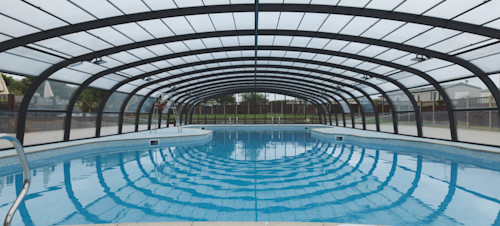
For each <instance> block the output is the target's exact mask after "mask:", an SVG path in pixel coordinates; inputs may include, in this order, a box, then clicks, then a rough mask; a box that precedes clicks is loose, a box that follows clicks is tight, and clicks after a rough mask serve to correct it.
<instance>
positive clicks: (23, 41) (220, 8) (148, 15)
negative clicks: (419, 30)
mask: <svg viewBox="0 0 500 226" xmlns="http://www.w3.org/2000/svg"><path fill="white" fill-rule="evenodd" d="M254 11H255V4H235V5H215V6H201V7H190V8H177V9H167V10H158V11H150V12H143V13H135V14H128V15H123V16H115V17H110V18H104V19H99V20H94V21H88V22H82V23H78V24H71V25H68V26H64V27H58V28H53V29H49V30H45V31H41V32H37V33H33V34H29V35H25V36H22V37H19V38H14V39H11V40H7V41H4V42H2V43H0V52H4V51H6V50H8V49H12V48H15V47H17V46H22V45H27V44H29V43H34V42H37V41H42V40H45V39H49V38H54V37H59V36H63V35H67V34H71V33H77V32H80V31H86V30H91V29H96V28H102V27H107V26H113V25H118V24H124V23H130V22H138V21H145V20H152V19H161V18H168V17H176V16H188V15H196V14H209V13H235V12H254ZM259 11H260V12H273V11H276V12H301V13H304V12H308V13H325V14H342V15H351V16H364V17H372V18H378V19H389V20H396V21H402V22H409V23H417V24H425V25H430V26H434V27H442V28H448V29H453V30H457V31H462V32H467V33H472V34H478V35H482V36H486V37H491V38H498V37H500V31H499V30H497V29H494V28H489V27H485V26H478V25H474V24H470V23H464V22H460V21H454V20H446V19H441V18H436V17H430V16H424V15H415V14H410V13H402V12H395V11H386V10H377V9H367V8H354V7H343V6H328V5H311V4H259Z"/></svg>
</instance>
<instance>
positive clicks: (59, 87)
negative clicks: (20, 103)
mask: <svg viewBox="0 0 500 226" xmlns="http://www.w3.org/2000/svg"><path fill="white" fill-rule="evenodd" d="M77 88H78V86H76V85H71V84H67V83H62V82H55V81H45V82H43V83H42V84H41V85H40V86H39V87H38V89H37V90H36V92H35V94H34V96H33V97H32V98H31V101H30V105H29V109H30V110H66V108H67V105H68V103H69V99H70V98H71V96H72V95H73V92H74V91H76V89H77Z"/></svg>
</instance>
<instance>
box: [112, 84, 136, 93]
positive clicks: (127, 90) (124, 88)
mask: <svg viewBox="0 0 500 226" xmlns="http://www.w3.org/2000/svg"><path fill="white" fill-rule="evenodd" d="M136 88H137V86H134V85H129V84H125V85H122V86H120V88H118V89H117V91H118V92H124V93H130V92H132V91H133V90H134V89H136Z"/></svg>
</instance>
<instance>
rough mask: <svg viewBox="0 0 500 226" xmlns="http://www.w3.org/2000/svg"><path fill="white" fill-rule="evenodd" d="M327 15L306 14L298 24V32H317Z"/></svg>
mask: <svg viewBox="0 0 500 226" xmlns="http://www.w3.org/2000/svg"><path fill="white" fill-rule="evenodd" d="M327 17H328V14H319V13H306V14H304V18H303V19H302V21H301V22H300V26H299V30H305V31H318V30H319V28H320V27H321V25H323V22H325V20H326V18H327Z"/></svg>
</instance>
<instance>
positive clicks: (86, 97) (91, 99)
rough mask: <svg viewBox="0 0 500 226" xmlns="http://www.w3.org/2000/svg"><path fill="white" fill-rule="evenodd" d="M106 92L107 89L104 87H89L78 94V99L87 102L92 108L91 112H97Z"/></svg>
mask: <svg viewBox="0 0 500 226" xmlns="http://www.w3.org/2000/svg"><path fill="white" fill-rule="evenodd" d="M106 92H107V91H106V90H103V89H97V88H92V87H88V88H85V89H84V90H83V91H82V93H81V94H80V96H78V100H79V101H85V102H87V107H88V108H89V109H91V112H97V108H98V107H99V104H100V103H101V101H102V98H104V96H105V95H106Z"/></svg>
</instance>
